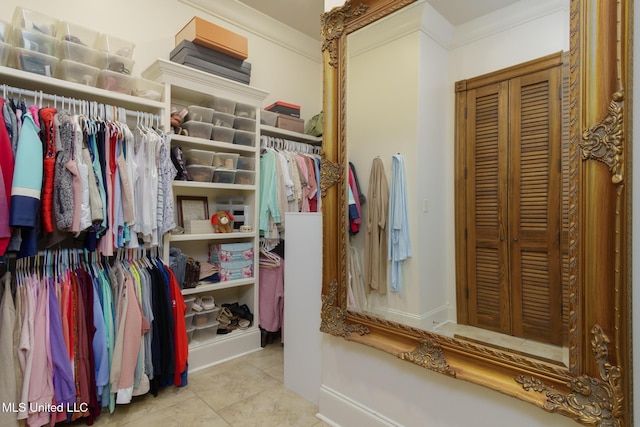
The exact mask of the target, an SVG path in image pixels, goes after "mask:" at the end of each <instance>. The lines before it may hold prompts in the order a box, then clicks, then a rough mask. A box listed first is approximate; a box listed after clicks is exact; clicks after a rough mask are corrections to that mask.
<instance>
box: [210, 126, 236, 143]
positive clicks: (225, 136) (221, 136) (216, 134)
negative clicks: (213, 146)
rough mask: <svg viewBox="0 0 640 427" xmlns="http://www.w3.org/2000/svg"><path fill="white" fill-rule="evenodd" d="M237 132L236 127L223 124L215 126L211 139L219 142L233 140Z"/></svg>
mask: <svg viewBox="0 0 640 427" xmlns="http://www.w3.org/2000/svg"><path fill="white" fill-rule="evenodd" d="M235 134H236V130H235V129H232V128H225V127H222V126H213V132H212V133H211V139H213V140H214V141H219V142H233V139H234V136H235Z"/></svg>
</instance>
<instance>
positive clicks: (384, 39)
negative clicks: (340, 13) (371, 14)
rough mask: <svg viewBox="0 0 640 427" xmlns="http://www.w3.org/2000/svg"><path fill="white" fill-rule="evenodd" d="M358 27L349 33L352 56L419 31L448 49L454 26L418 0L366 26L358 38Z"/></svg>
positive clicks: (424, 2)
mask: <svg viewBox="0 0 640 427" xmlns="http://www.w3.org/2000/svg"><path fill="white" fill-rule="evenodd" d="M360 31H363V29H360V30H358V31H356V32H355V33H353V34H352V35H350V36H349V41H348V44H349V46H348V49H349V56H350V57H355V56H357V55H361V54H363V53H366V52H368V51H370V50H373V49H375V48H377V47H380V46H383V45H385V44H387V43H390V42H392V41H395V40H397V39H400V38H402V37H404V36H406V35H409V34H413V33H415V32H417V31H421V32H423V33H424V34H426V35H427V36H429V37H430V38H431V39H433V40H434V41H435V42H436V43H438V44H439V45H441V46H443V47H445V48H447V47H448V46H449V45H450V44H451V38H452V37H453V27H452V26H451V24H449V23H448V22H447V21H446V20H445V19H444V18H443V17H442V16H441V15H440V14H439V13H437V12H436V11H435V9H433V7H431V5H430V4H429V3H427V2H426V1H418V2H415V3H412V4H410V5H409V6H406V7H404V8H402V9H401V10H399V11H397V12H395V13H394V14H392V15H389V16H386V17H384V18H382V19H380V20H378V21H376V22H374V23H373V24H370V25H368V26H367V27H366V31H367V35H366V37H357V33H359V32H360Z"/></svg>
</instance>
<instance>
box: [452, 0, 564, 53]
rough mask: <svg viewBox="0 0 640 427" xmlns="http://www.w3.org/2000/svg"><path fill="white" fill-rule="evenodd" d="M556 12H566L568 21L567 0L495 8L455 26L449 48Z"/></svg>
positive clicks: (527, 1)
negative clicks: (488, 12) (491, 11)
mask: <svg viewBox="0 0 640 427" xmlns="http://www.w3.org/2000/svg"><path fill="white" fill-rule="evenodd" d="M557 12H565V13H566V14H567V22H569V19H568V16H569V1H568V0H523V1H520V2H518V3H515V4H513V5H511V6H507V7H505V8H503V9H500V10H497V11H495V12H493V13H490V14H488V15H485V16H481V17H479V18H477V19H474V20H473V21H469V22H467V23H465V24H462V25H459V26H457V27H456V28H455V32H454V37H453V40H452V42H451V44H450V45H449V49H456V48H458V47H460V46H463V45H466V44H468V43H473V42H475V41H478V40H479V39H483V38H485V37H489V36H492V35H494V34H498V33H500V32H503V31H505V30H508V29H510V28H514V27H517V26H520V25H523V24H526V23H527V22H530V21H534V20H537V19H540V18H543V17H544V16H546V15H551V14H553V13H557Z"/></svg>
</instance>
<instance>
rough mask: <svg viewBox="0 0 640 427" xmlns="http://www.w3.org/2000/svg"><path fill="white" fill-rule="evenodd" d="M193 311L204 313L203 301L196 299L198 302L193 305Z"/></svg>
mask: <svg viewBox="0 0 640 427" xmlns="http://www.w3.org/2000/svg"><path fill="white" fill-rule="evenodd" d="M191 310H193V311H197V312H201V311H202V300H201V299H200V298H196V300H195V301H194V302H193V304H192V305H191Z"/></svg>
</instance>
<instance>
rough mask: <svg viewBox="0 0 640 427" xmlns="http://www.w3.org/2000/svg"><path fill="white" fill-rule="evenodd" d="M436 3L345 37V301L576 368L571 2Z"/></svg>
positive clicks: (400, 13) (354, 307)
mask: <svg viewBox="0 0 640 427" xmlns="http://www.w3.org/2000/svg"><path fill="white" fill-rule="evenodd" d="M439 3H442V4H445V3H446V6H448V7H456V3H458V5H457V7H462V6H461V5H460V2H459V1H455V0H450V1H448V2H436V1H435V0H433V1H432V2H426V1H418V2H416V3H414V4H412V5H410V6H408V7H405V8H403V9H402V10H400V11H398V12H396V13H394V14H392V15H390V16H388V17H386V18H384V19H382V20H379V21H377V22H375V23H373V24H372V25H368V26H366V27H365V28H363V29H360V30H358V31H355V32H353V33H351V34H349V35H348V36H347V40H346V56H345V57H346V63H345V70H346V71H345V72H346V76H345V80H346V82H347V84H346V99H345V105H346V131H345V145H346V147H347V156H348V160H349V171H347V173H348V174H349V183H350V185H349V186H348V188H347V191H348V192H349V194H348V195H346V199H347V200H348V201H349V212H350V218H349V227H348V230H349V237H348V239H347V241H348V244H349V248H348V251H347V254H348V257H347V258H348V271H349V288H348V308H349V309H350V310H355V311H362V312H366V313H369V314H372V315H375V316H379V317H381V318H384V319H388V320H392V321H395V322H399V323H402V324H406V325H410V326H414V327H419V328H421V329H425V330H430V331H435V332H438V333H441V334H446V335H449V336H455V337H458V338H462V339H467V340H471V341H477V342H482V343H485V344H487V345H494V346H497V347H503V348H509V349H511V350H516V351H520V352H523V353H526V354H531V355H535V356H538V357H540V358H543V359H545V360H551V361H555V362H556V363H559V364H563V365H565V366H568V352H567V350H566V348H567V344H568V343H567V327H568V322H569V319H568V318H567V316H566V313H568V301H567V299H568V298H567V296H566V292H565V291H564V289H565V288H566V286H565V285H566V280H567V278H566V277H565V276H566V271H567V268H566V266H565V263H566V261H565V260H566V243H565V242H566V239H567V230H566V227H567V212H566V208H565V206H566V180H564V179H563V173H564V172H563V171H566V168H567V162H566V159H565V158H564V157H563V153H565V151H566V150H563V147H566V141H567V129H566V117H567V114H568V113H567V108H566V107H567V93H566V90H563V88H566V84H565V82H566V75H567V70H566V65H565V64H566V59H565V57H566V55H563V54H562V52H567V51H568V48H569V0H547V1H542V2H541V1H530V0H521V1H505V2H502V3H500V2H495V3H494V4H498V3H500V6H505V7H503V8H499V9H495V10H493V11H489V12H488V13H485V14H483V15H482V16H473V17H470V18H469V20H467V21H465V22H449V20H447V18H446V15H447V12H446V9H443V8H442V7H441V6H440V4H439ZM483 3H484V2H483ZM485 6H486V4H485ZM484 12H487V11H484ZM484 12H483V13H484ZM522 64H525V65H522ZM532 64H533V65H532ZM536 64H537V65H536ZM540 64H542V65H540ZM550 64H551V65H550ZM456 99H457V102H456ZM465 113H466V114H465ZM456 147H457V148H456ZM405 212H406V217H405ZM390 229H394V231H393V233H391V234H390V232H389V230H390ZM409 248H410V250H408V249H409ZM390 257H391V258H395V261H389V259H390Z"/></svg>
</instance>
